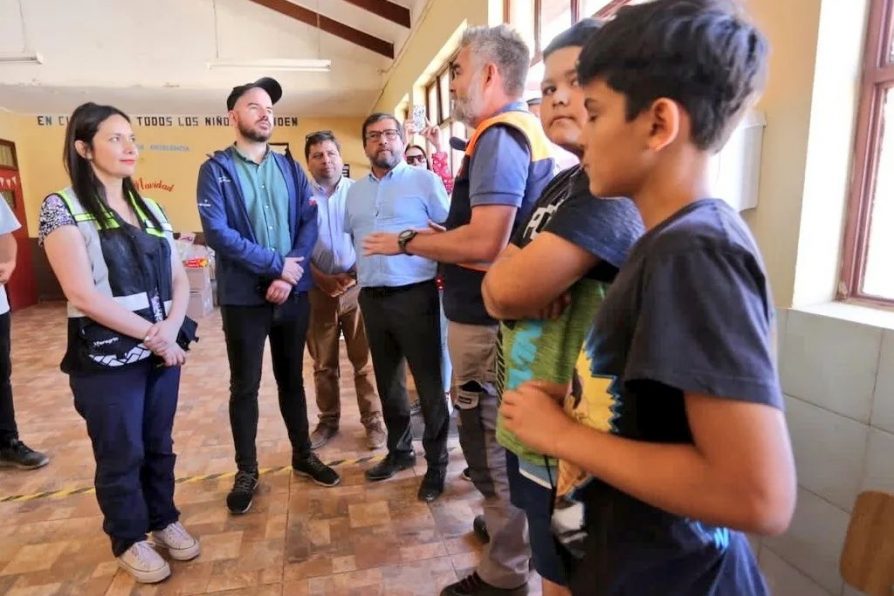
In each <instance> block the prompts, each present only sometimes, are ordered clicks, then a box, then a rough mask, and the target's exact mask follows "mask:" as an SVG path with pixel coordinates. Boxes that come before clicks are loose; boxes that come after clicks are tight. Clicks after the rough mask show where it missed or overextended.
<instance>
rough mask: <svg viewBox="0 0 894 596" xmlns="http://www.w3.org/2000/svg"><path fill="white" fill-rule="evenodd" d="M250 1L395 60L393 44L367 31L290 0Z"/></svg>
mask: <svg viewBox="0 0 894 596" xmlns="http://www.w3.org/2000/svg"><path fill="white" fill-rule="evenodd" d="M249 1H250V2H254V3H255V4H258V5H260V6H263V7H265V8H269V9H270V10H275V11H276V12H278V13H280V14H282V15H285V16H287V17H290V18H293V19H295V20H296V21H301V22H302V23H305V24H307V25H311V26H312V27H316V26H317V25H318V24H319V27H320V29H321V30H322V31H325V32H326V33H330V34H332V35H335V36H336V37H340V38H341V39H344V40H345V41H349V42H351V43H353V44H356V45H358V46H360V47H362V48H366V49H367V50H370V51H372V52H375V53H377V54H381V55H382V56H385V57H386V58H389V59H391V60H394V44H393V43H391V42H388V41H385V40H384V39H379V38H378V37H375V36H374V35H370V34H369V33H366V32H365V31H360V30H359V29H354V28H353V27H349V26H348V25H345V24H344V23H341V22H339V21H336V20H335V19H330V18H329V17H327V16H323V15H321V14H319V13H317V12H314V11H313V10H310V9H309V8H304V7H303V6H298V5H297V4H292V3H291V2H289V1H288V0H249Z"/></svg>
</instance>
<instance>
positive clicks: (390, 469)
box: [366, 451, 416, 482]
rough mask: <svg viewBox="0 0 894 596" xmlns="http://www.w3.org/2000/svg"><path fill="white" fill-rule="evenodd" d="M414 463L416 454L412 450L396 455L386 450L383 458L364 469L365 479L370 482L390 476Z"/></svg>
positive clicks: (410, 466)
mask: <svg viewBox="0 0 894 596" xmlns="http://www.w3.org/2000/svg"><path fill="white" fill-rule="evenodd" d="M415 464H416V454H415V453H413V452H412V451H411V452H410V453H408V454H404V455H397V454H395V453H391V452H390V451H389V452H388V455H386V456H385V459H383V460H382V461H380V462H379V463H377V464H376V465H374V466H373V467H371V468H370V469H368V470H367V471H366V479H367V480H370V481H372V482H377V481H379V480H385V479H387V478H391V477H392V476H394V475H395V474H397V473H398V472H400V471H401V470H406V469H407V468H412V467H413V466H414V465H415Z"/></svg>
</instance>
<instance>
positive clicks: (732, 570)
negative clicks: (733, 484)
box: [553, 199, 783, 595]
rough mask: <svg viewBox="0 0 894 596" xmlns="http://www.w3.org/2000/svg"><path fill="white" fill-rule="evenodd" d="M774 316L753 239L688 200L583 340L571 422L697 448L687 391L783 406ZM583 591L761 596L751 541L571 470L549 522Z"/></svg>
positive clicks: (634, 254) (711, 202)
mask: <svg viewBox="0 0 894 596" xmlns="http://www.w3.org/2000/svg"><path fill="white" fill-rule="evenodd" d="M774 327H775V313H774V309H773V305H772V302H771V298H770V292H769V287H768V283H767V278H766V274H765V273H764V267H763V263H762V262H761V258H760V255H759V253H758V250H757V247H756V245H755V243H754V240H753V238H752V237H751V234H750V232H749V231H748V228H747V227H746V226H745V224H744V222H743V221H742V219H741V218H740V217H739V216H738V214H737V213H735V211H733V210H732V209H731V208H730V207H729V206H728V205H726V203H724V202H723V201H720V200H716V199H704V200H701V201H697V202H695V203H692V204H690V205H688V206H686V207H684V208H683V209H681V210H680V211H679V212H677V213H676V214H674V215H673V216H671V217H670V218H669V219H667V220H665V221H664V222H662V223H661V224H659V225H658V226H656V227H655V228H654V229H652V230H650V231H649V232H648V233H646V234H645V235H644V236H643V237H642V238H641V239H640V241H639V242H638V243H637V244H636V246H634V248H633V250H632V251H631V253H630V256H629V258H628V260H627V262H626V263H625V265H624V266H623V267H622V268H621V271H620V273H619V274H618V276H617V278H616V279H615V282H614V284H613V285H612V287H611V288H610V290H609V292H608V295H607V296H606V298H605V301H604V302H603V304H602V307H601V308H600V310H599V312H598V313H597V315H596V318H595V320H594V323H593V327H592V328H591V330H590V332H589V333H588V335H587V338H586V340H585V341H584V347H583V350H582V351H581V355H580V358H579V359H578V364H577V379H576V382H575V383H574V385H575V387H574V389H573V391H572V395H571V396H570V397H569V398H567V400H566V404H565V407H566V411H568V412H569V414H571V415H572V416H574V417H575V418H576V419H577V420H578V421H580V422H581V423H582V424H585V425H587V426H590V427H592V428H595V429H598V430H602V431H604V432H611V433H613V434H617V435H619V436H622V437H625V438H628V439H634V440H637V441H647V442H653V443H671V444H673V443H676V444H680V443H692V433H691V429H690V427H689V422H688V420H687V417H686V409H685V403H684V394H685V393H700V394H705V395H711V396H716V397H717V399H732V400H739V401H748V402H754V403H760V404H767V405H770V406H772V407H776V408H779V409H782V407H783V401H782V392H781V390H780V386H779V377H778V373H777V370H776V362H775V346H774ZM553 521H554V527H555V528H556V530H557V532H558V534H559V537H560V540H561V541H562V542H563V543H564V544H565V546H566V547H567V548H568V550H569V551H570V552H571V553H572V554H573V555H574V556H573V557H572V560H575V559H576V560H577V561H578V564H576V565H574V569H573V570H572V573H571V585H572V588H573V590H574V593H581V594H584V593H586V594H644V595H648V594H679V595H688V594H693V595H695V594H764V593H766V587H765V585H764V583H763V580H762V578H761V575H760V572H759V570H758V568H757V565H756V563H755V561H754V557H753V555H752V553H751V551H750V548H749V546H748V543H747V541H746V539H745V537H744V536H743V535H742V534H741V533H739V532H735V531H732V530H729V529H728V528H722V527H716V526H711V525H709V524H706V523H701V522H699V521H697V520H692V519H687V518H683V517H680V516H677V515H674V514H671V513H668V512H666V511H663V510H660V509H658V508H656V507H653V506H651V505H648V504H646V503H644V502H642V501H640V500H638V499H636V498H634V497H632V496H630V495H628V494H626V493H623V492H621V491H620V490H618V489H616V488H614V487H612V486H610V485H608V484H606V483H604V482H602V481H601V480H599V479H596V478H593V477H592V476H589V475H588V474H586V473H585V472H583V471H582V470H579V469H577V468H575V467H574V466H572V465H570V464H567V463H566V462H562V463H561V464H560V472H559V486H558V502H557V506H556V512H555V515H554V518H553Z"/></svg>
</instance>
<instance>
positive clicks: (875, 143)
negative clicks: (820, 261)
mask: <svg viewBox="0 0 894 596" xmlns="http://www.w3.org/2000/svg"><path fill="white" fill-rule="evenodd" d="M867 23H868V29H867V32H866V46H865V49H864V58H863V75H862V80H861V82H860V104H859V106H860V107H859V112H858V115H857V128H856V131H857V132H856V141H855V146H854V162H853V167H852V172H851V187H850V195H849V197H848V205H847V218H846V220H845V232H844V245H843V250H842V262H841V270H840V277H839V283H838V296H837V297H838V300H841V301H849V302H861V303H867V304H871V305H874V306H886V307H892V306H894V296H892V297H884V296H876V295H872V294H868V293H866V292H864V291H863V282H864V279H865V274H866V261H867V255H868V249H869V237H870V233H871V231H872V230H871V225H872V202H873V198H874V196H875V184H876V179H877V175H878V168H879V163H878V162H879V157H880V152H881V141H882V135H883V134H884V122H883V120H884V114H883V110H884V104H885V95H886V93H887V92H890V93H894V55H892V43H894V0H872V2H871V4H870V7H869V19H868V21H867ZM888 133H889V134H894V123H891V125H889V130H888ZM891 232H892V233H894V230H892V231H891Z"/></svg>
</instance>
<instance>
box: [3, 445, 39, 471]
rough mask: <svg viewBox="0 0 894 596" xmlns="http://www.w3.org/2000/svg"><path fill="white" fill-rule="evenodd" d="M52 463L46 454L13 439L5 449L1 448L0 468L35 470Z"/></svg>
mask: <svg viewBox="0 0 894 596" xmlns="http://www.w3.org/2000/svg"><path fill="white" fill-rule="evenodd" d="M48 463H50V458H49V457H47V456H46V455H45V454H43V453H41V452H39V451H35V450H34V449H31V448H30V447H28V446H27V445H25V444H24V443H22V442H21V441H20V440H18V439H13V440H12V442H10V443H9V444H8V445H6V446H5V447H0V468H19V469H21V470H34V469H35V468H42V467H43V466H45V465H47V464H48Z"/></svg>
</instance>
